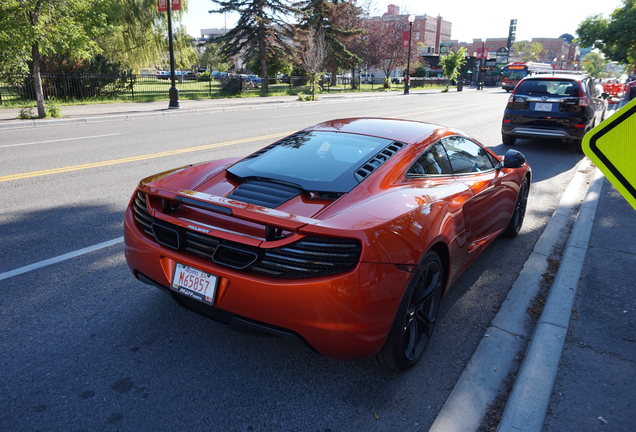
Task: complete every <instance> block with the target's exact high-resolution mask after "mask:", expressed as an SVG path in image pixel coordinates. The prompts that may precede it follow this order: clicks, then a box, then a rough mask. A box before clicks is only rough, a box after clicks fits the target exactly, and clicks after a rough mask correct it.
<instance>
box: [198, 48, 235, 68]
mask: <svg viewBox="0 0 636 432" xmlns="http://www.w3.org/2000/svg"><path fill="white" fill-rule="evenodd" d="M220 51H221V46H220V44H218V43H211V44H208V45H206V47H205V49H204V50H203V53H202V54H201V58H200V59H199V66H202V67H204V68H206V69H214V70H218V71H221V72H225V71H227V70H228V68H229V65H228V64H227V62H226V61H225V59H224V58H223V57H221V55H220V54H219V53H220Z"/></svg>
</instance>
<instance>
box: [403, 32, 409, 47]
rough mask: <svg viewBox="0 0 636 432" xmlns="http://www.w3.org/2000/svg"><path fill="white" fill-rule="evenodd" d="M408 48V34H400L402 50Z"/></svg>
mask: <svg viewBox="0 0 636 432" xmlns="http://www.w3.org/2000/svg"><path fill="white" fill-rule="evenodd" d="M408 47H409V32H407V31H406V32H402V48H408Z"/></svg>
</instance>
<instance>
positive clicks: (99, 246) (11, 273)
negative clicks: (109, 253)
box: [0, 237, 124, 281]
mask: <svg viewBox="0 0 636 432" xmlns="http://www.w3.org/2000/svg"><path fill="white" fill-rule="evenodd" d="M123 241H124V237H118V238H116V239H113V240H109V241H106V242H103V243H99V244H96V245H93V246H89V247H87V248H84V249H79V250H76V251H75V252H69V253H67V254H64V255H60V256H58V257H55V258H50V259H47V260H44V261H40V262H37V263H35V264H30V265H28V266H24V267H20V268H19V269H15V270H11V271H8V272H6V273H0V281H1V280H4V279H9V278H10V277H13V276H18V275H21V274H24V273H28V272H30V271H33V270H38V269H41V268H42V267H47V266H50V265H53V264H57V263H59V262H62V261H66V260H69V259H71V258H75V257H78V256H80V255H84V254H87V253H91V252H95V251H96V250H99V249H104V248H107V247H110V246H113V245H116V244H119V243H122V242H123Z"/></svg>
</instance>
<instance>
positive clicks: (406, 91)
mask: <svg viewBox="0 0 636 432" xmlns="http://www.w3.org/2000/svg"><path fill="white" fill-rule="evenodd" d="M413 21H415V15H413V14H411V15H409V56H408V58H407V60H406V77H404V94H405V95H407V94H409V90H410V89H411V33H412V31H413Z"/></svg>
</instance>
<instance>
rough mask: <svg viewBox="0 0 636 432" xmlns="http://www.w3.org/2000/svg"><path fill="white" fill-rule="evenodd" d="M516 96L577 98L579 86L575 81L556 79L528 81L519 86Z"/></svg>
mask: <svg viewBox="0 0 636 432" xmlns="http://www.w3.org/2000/svg"><path fill="white" fill-rule="evenodd" d="M516 94H518V95H525V96H559V97H564V96H569V97H578V95H579V84H578V83H577V82H576V81H566V80H558V79H545V80H543V79H542V80H535V79H529V80H527V81H523V82H521V83H520V84H519V86H518V87H517V90H516Z"/></svg>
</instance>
